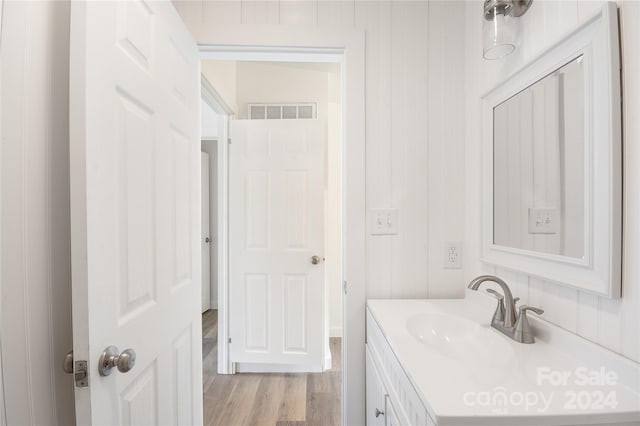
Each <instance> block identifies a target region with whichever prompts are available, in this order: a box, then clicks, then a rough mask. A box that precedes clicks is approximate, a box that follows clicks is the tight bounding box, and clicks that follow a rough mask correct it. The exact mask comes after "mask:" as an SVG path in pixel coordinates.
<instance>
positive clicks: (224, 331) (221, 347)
mask: <svg viewBox="0 0 640 426" xmlns="http://www.w3.org/2000/svg"><path fill="white" fill-rule="evenodd" d="M200 52H201V53H200V56H201V57H200V61H202V49H200ZM200 94H201V98H202V100H203V101H204V102H205V103H206V104H207V105H209V106H210V107H211V108H212V109H213V110H214V111H215V113H216V114H217V116H218V135H217V137H216V138H215V140H216V164H217V167H216V169H217V170H216V174H217V178H216V183H217V190H216V210H217V216H218V223H217V228H216V230H215V232H216V239H215V241H216V243H217V245H218V247H217V248H218V249H217V250H216V254H217V256H216V257H217V280H216V282H217V287H218V290H217V291H218V324H219V325H218V367H217V368H218V373H219V374H234V373H235V369H234V367H233V364H232V363H231V361H230V359H229V343H228V342H229V302H228V301H229V286H228V285H227V282H228V280H229V279H228V274H229V260H228V251H229V228H228V226H227V224H228V222H229V216H228V212H229V171H228V170H229V142H228V141H229V120H230V119H231V116H232V115H234V112H233V110H232V109H231V107H229V105H227V103H226V102H225V101H224V99H223V98H222V96H220V94H219V93H218V91H217V90H216V89H215V87H213V86H212V85H211V83H210V82H209V81H208V80H207V79H206V78H205V76H204V75H202V74H201V76H200ZM202 140H205V139H202ZM209 173H211V170H209ZM209 196H211V193H209ZM209 214H211V211H209ZM211 231H212V229H209V232H211ZM212 290H213V289H212ZM220 319H222V320H223V321H222V322H221V321H220ZM221 323H222V327H221V326H220V324H221Z"/></svg>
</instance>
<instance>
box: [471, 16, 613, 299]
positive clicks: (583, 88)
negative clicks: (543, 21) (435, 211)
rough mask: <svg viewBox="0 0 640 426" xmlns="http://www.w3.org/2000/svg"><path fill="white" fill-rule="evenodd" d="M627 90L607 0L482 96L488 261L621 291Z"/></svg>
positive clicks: (608, 292)
mask: <svg viewBox="0 0 640 426" xmlns="http://www.w3.org/2000/svg"><path fill="white" fill-rule="evenodd" d="M620 93H621V88H620V58H619V41H618V16H617V10H616V5H615V3H607V4H605V5H604V7H603V8H602V10H601V11H600V12H599V13H598V14H597V15H595V16H593V17H591V19H588V20H587V21H585V22H584V23H582V24H581V25H579V26H578V28H576V29H575V30H574V31H572V32H571V33H570V34H568V35H566V36H565V37H564V38H563V39H561V40H560V41H559V42H558V43H556V44H555V45H553V46H552V47H551V48H549V49H548V50H547V51H545V52H544V53H542V54H541V55H539V56H538V57H537V58H535V59H534V60H533V61H531V62H530V63H529V64H527V65H526V66H524V67H523V68H522V69H520V70H519V71H517V72H516V73H514V74H513V75H511V77H509V78H508V79H507V80H506V81H504V82H502V83H500V84H499V85H498V86H497V87H495V88H494V89H493V90H491V91H490V92H489V93H487V94H486V95H485V96H483V98H482V110H483V111H482V120H483V135H482V140H483V147H482V148H483V149H482V157H483V158H482V174H483V178H482V188H483V189H482V191H483V194H482V195H483V197H482V199H483V207H482V216H483V217H482V258H483V261H485V262H487V263H491V264H495V265H499V266H502V267H505V268H508V269H513V270H516V271H520V272H524V273H526V274H528V275H532V276H537V277H540V278H543V279H546V280H549V281H553V282H556V283H559V284H562V285H567V286H572V287H576V288H579V289H581V290H586V291H589V292H592V293H595V294H598V295H600V296H605V297H610V298H616V297H620V292H621V269H622V268H621V266H622V256H621V251H622V241H621V232H622V158H621V151H622V146H621V145H622V144H621V131H622V123H621V122H622V120H621V106H620Z"/></svg>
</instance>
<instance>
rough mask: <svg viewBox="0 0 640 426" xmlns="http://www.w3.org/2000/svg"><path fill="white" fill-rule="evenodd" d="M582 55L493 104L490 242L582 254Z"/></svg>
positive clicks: (580, 255) (583, 139)
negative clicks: (502, 100) (491, 229)
mask: <svg viewBox="0 0 640 426" xmlns="http://www.w3.org/2000/svg"><path fill="white" fill-rule="evenodd" d="M584 93H585V86H584V72H583V57H582V56H580V57H578V58H576V59H574V60H572V61H571V62H569V63H567V64H565V65H564V66H562V67H560V68H559V69H557V70H556V71H554V72H553V73H550V74H548V75H547V76H545V77H544V78H542V79H540V80H538V81H537V82H535V83H534V84H532V85H531V86H529V87H527V88H526V89H524V90H522V91H520V92H519V93H517V94H515V95H514V96H512V97H510V98H509V99H507V100H506V101H504V102H502V103H501V104H499V105H497V106H495V107H494V108H493V120H494V123H493V125H494V135H493V146H494V149H493V157H494V158H493V166H494V173H493V193H494V198H493V203H494V205H493V222H494V223H493V243H494V244H496V245H500V246H505V247H512V248H517V249H523V250H530V251H535V252H540V253H549V254H556V255H561V256H568V257H573V258H583V257H584V255H585V220H586V219H585V193H586V189H587V188H585V185H586V184H585V158H586V157H585V118H584V117H585V100H584Z"/></svg>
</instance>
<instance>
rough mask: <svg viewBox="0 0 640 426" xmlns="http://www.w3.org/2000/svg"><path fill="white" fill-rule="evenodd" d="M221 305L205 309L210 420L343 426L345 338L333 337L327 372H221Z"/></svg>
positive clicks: (238, 424) (232, 424) (238, 425)
mask: <svg viewBox="0 0 640 426" xmlns="http://www.w3.org/2000/svg"><path fill="white" fill-rule="evenodd" d="M217 339H218V311H217V310H209V311H207V312H205V313H204V314H202V365H203V371H204V377H203V387H204V424H205V425H207V426H218V425H219V426H243V425H247V426H249V425H250V426H254V425H260V426H262V425H264V426H337V425H340V421H341V417H342V416H341V392H342V359H341V356H342V352H341V339H340V338H331V340H330V346H331V356H332V358H333V361H332V366H333V368H332V369H331V370H328V371H325V372H324V373H284V374H279V373H269V374H246V373H245V374H235V375H218V374H217V373H216V369H217V362H218V361H217V358H218V347H217Z"/></svg>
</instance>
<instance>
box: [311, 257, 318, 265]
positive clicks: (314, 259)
mask: <svg viewBox="0 0 640 426" xmlns="http://www.w3.org/2000/svg"><path fill="white" fill-rule="evenodd" d="M311 263H313V264H314V265H317V264H318V263H320V256H311Z"/></svg>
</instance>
